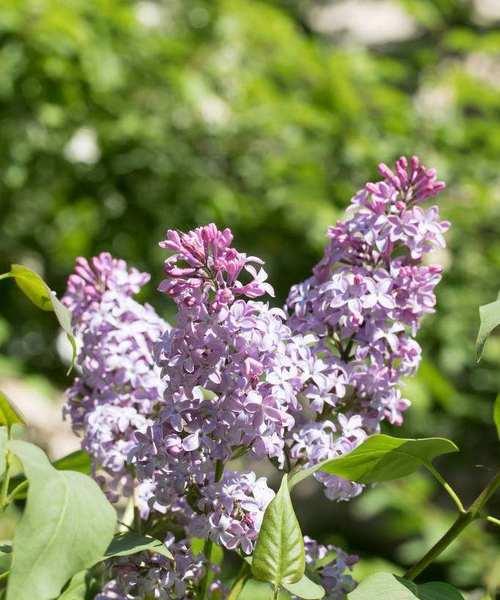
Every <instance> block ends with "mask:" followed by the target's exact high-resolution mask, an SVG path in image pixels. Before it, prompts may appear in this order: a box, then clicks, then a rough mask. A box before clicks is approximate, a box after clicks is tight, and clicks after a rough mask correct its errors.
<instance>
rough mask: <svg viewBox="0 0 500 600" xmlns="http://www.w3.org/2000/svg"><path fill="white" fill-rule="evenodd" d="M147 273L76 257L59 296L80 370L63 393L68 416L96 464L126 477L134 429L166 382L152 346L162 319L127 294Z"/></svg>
mask: <svg viewBox="0 0 500 600" xmlns="http://www.w3.org/2000/svg"><path fill="white" fill-rule="evenodd" d="M148 279H149V275H147V274H146V273H139V272H138V271H137V270H135V269H128V267H127V265H126V263H125V262H124V261H121V260H116V259H114V258H112V257H111V255H109V254H107V253H102V254H100V255H99V256H98V257H95V258H93V259H92V260H91V261H90V263H89V262H87V261H86V260H85V259H84V258H79V259H77V266H76V268H75V273H74V274H73V275H72V276H71V277H70V278H69V281H68V290H67V293H66V295H65V296H64V298H63V302H64V303H65V304H66V306H68V307H69V308H70V309H71V310H72V313H73V326H74V328H75V331H76V333H77V336H78V338H79V342H80V346H81V350H80V353H79V356H78V361H77V362H78V366H79V368H80V370H81V373H80V376H79V377H77V378H76V379H75V381H74V383H73V385H72V387H71V388H70V389H69V390H68V391H67V403H66V406H65V414H67V415H69V416H70V419H71V422H72V426H73V429H74V431H75V432H76V433H77V434H79V435H81V436H82V438H83V440H82V446H83V448H84V449H85V450H87V452H89V454H90V455H91V457H92V459H93V461H94V466H95V468H96V469H98V468H102V469H103V470H104V471H105V472H106V473H108V474H110V475H111V477H112V478H113V480H114V482H115V483H116V484H117V485H118V483H119V482H122V483H123V482H125V481H126V480H127V479H129V478H128V476H127V470H126V461H127V456H128V454H129V453H130V451H131V449H132V448H133V447H134V446H135V443H136V438H135V435H136V433H137V432H144V431H146V429H147V427H148V426H149V425H150V424H151V423H152V420H151V415H152V412H153V409H154V406H155V405H156V404H157V403H158V401H159V400H160V399H161V396H162V393H163V388H164V384H163V382H162V381H161V378H160V369H159V367H158V366H157V365H156V363H155V357H154V345H155V342H156V341H157V340H158V338H159V336H160V335H161V333H163V331H165V329H167V324H166V323H165V322H164V321H163V320H162V319H160V317H158V315H157V314H156V313H155V311H154V310H153V308H152V307H151V306H148V305H145V306H142V305H141V304H139V303H138V302H136V301H135V300H134V299H133V298H132V295H133V294H134V293H136V292H138V291H139V289H140V287H141V286H142V285H144V284H145V283H146V282H147V281H148Z"/></svg>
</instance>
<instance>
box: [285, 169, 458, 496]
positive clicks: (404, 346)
mask: <svg viewBox="0 0 500 600" xmlns="http://www.w3.org/2000/svg"><path fill="white" fill-rule="evenodd" d="M379 170H380V173H381V174H382V176H383V180H382V181H380V182H378V183H368V184H366V186H365V187H364V188H363V189H362V190H361V191H359V192H358V193H357V194H356V195H355V196H354V198H353V199H352V202H351V206H350V207H349V208H348V209H347V212H346V218H345V219H344V220H343V221H339V222H338V223H337V224H336V225H335V226H333V227H331V228H330V230H329V232H328V236H329V238H330V241H329V243H328V245H327V246H326V248H325V252H324V256H323V258H322V259H321V261H320V262H319V263H318V265H316V267H315V268H314V269H313V275H312V276H311V277H310V278H309V279H307V280H306V281H304V282H303V283H300V284H298V285H295V286H293V287H292V289H291V291H290V294H289V297H288V300H287V309H288V312H289V318H288V321H287V324H288V326H289V327H290V328H291V330H292V331H293V332H294V333H300V334H303V335H308V334H313V335H315V336H316V338H317V342H316V344H315V345H314V347H313V355H316V356H319V357H321V360H322V361H323V362H324V365H325V367H324V373H328V372H330V373H332V372H333V373H336V374H337V377H336V382H335V386H331V387H330V388H329V387H328V385H329V384H326V386H323V388H325V387H326V389H325V391H326V394H323V395H320V396H319V397H317V398H314V399H313V401H312V402H311V404H310V407H311V408H313V410H315V411H316V413H317V417H316V419H315V420H314V419H313V420H312V421H311V420H309V421H307V420H306V421H303V420H301V419H296V421H297V424H296V427H295V430H294V432H293V434H292V448H291V454H292V457H293V458H295V459H298V460H301V461H302V462H304V463H305V464H314V463H316V462H318V461H320V460H322V459H323V458H330V457H332V456H335V455H339V454H343V453H345V452H349V451H350V450H352V449H353V448H354V447H356V446H357V445H358V444H359V443H361V442H362V441H363V440H364V439H365V437H366V435H367V434H370V433H373V432H375V431H377V430H378V427H379V423H380V422H381V421H382V420H384V419H385V420H388V421H389V422H390V423H393V424H401V422H402V420H403V413H404V411H405V410H406V409H407V408H408V406H409V402H408V400H406V399H405V398H403V397H402V396H401V392H400V390H399V385H400V382H401V378H402V377H403V376H408V375H411V374H413V373H415V371H416V369H417V367H418V364H419V362H420V356H421V350H420V346H419V345H418V343H417V342H416V341H415V339H414V336H415V334H416V333H417V331H418V328H419V326H420V322H421V319H422V317H423V316H424V315H426V314H428V313H431V312H433V311H434V305H435V302H436V298H435V295H434V288H435V286H436V285H437V284H438V283H439V280H440V278H441V267H440V266H439V265H424V264H422V259H423V257H424V256H425V255H426V254H428V253H429V252H430V251H432V250H433V249H435V248H443V247H444V246H445V242H444V238H443V234H444V233H445V232H446V230H447V229H448V227H449V223H448V222H446V221H441V220H440V218H439V210H438V208H437V207H436V206H432V207H431V208H429V209H424V208H423V207H422V206H421V204H422V202H424V201H425V200H427V199H428V198H430V197H432V196H435V195H436V194H437V193H438V192H440V191H441V190H442V189H443V188H444V183H442V182H440V181H437V180H436V173H435V171H434V170H433V169H426V168H425V167H424V166H423V165H421V164H420V162H419V160H418V159H417V158H416V157H413V158H411V160H410V161H408V160H407V159H405V158H404V157H403V158H400V159H399V160H398V161H397V163H396V167H395V169H394V171H391V170H390V169H389V168H388V167H387V166H385V165H383V164H382V165H380V167H379ZM316 378H317V375H316ZM320 387H321V386H320ZM317 478H318V479H320V480H322V481H323V482H324V483H325V485H326V487H327V495H328V496H329V497H331V498H339V499H346V498H349V497H351V496H352V495H355V494H356V493H359V491H360V489H361V488H360V486H355V485H354V484H351V483H348V482H344V481H343V480H339V479H338V478H335V477H331V476H326V475H324V474H318V475H317Z"/></svg>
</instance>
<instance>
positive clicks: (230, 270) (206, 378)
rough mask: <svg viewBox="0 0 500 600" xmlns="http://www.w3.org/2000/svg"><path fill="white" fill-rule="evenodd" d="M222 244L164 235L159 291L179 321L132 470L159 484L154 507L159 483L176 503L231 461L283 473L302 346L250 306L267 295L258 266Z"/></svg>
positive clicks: (218, 235)
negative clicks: (247, 454)
mask: <svg viewBox="0 0 500 600" xmlns="http://www.w3.org/2000/svg"><path fill="white" fill-rule="evenodd" d="M231 240H232V235H231V233H230V232H229V230H227V229H226V230H224V231H219V230H217V228H216V227H215V226H214V225H208V226H206V227H200V228H198V229H196V230H195V231H193V232H190V233H188V234H179V233H177V232H172V231H169V232H167V240H166V241H165V242H164V243H162V245H163V246H165V247H168V248H169V249H170V250H173V251H174V252H175V254H174V255H173V256H171V257H170V258H168V259H167V261H166V263H165V271H166V273H167V275H168V279H167V280H165V281H164V282H162V284H161V285H160V289H161V290H163V291H164V292H165V293H167V294H168V295H169V296H171V297H172V298H173V299H174V301H175V302H176V303H177V308H178V316H177V321H176V325H175V327H173V328H172V329H171V330H170V331H167V332H166V333H165V334H164V335H163V338H162V341H161V343H160V344H159V352H158V363H159V364H160V365H161V366H162V378H163V381H164V384H165V392H164V397H163V402H162V405H161V409H160V410H159V413H158V416H157V418H156V419H155V421H154V423H153V424H152V426H151V427H149V428H148V431H147V433H146V434H145V435H139V436H138V437H139V440H140V443H139V445H138V447H137V448H136V449H135V451H134V452H133V461H134V463H135V465H136V468H137V472H138V473H139V477H140V478H141V479H156V481H158V485H159V488H158V493H156V494H155V501H157V502H160V503H162V502H163V503H164V505H165V506H168V504H169V503H170V502H171V501H172V498H171V495H172V491H171V490H164V494H162V493H161V492H160V487H161V482H162V481H164V480H168V481H170V482H171V488H174V489H175V490H176V493H178V494H182V493H184V492H185V491H187V490H189V489H190V487H191V486H193V485H195V486H200V485H205V484H210V483H212V482H213V481H214V472H215V465H216V463H217V462H219V463H225V462H227V461H228V460H229V459H230V458H231V457H232V455H233V454H234V453H235V452H241V451H246V450H249V451H251V452H252V453H253V454H254V455H255V456H256V457H258V458H262V457H265V456H268V457H270V458H271V459H273V460H275V461H276V463H277V464H278V465H279V466H282V465H283V464H284V461H285V437H286V435H285V432H286V431H287V430H289V429H290V428H291V427H292V426H293V425H294V423H295V420H294V416H293V414H292V413H294V412H295V413H297V412H300V410H301V407H300V403H299V399H298V397H297V394H298V392H299V391H300V390H301V389H302V388H303V386H304V384H305V381H306V380H308V379H309V378H310V374H309V371H310V369H311V364H310V363H311V359H310V356H309V351H308V346H307V343H308V341H307V339H306V338H304V336H301V335H296V336H293V335H292V334H291V331H290V329H289V328H288V327H287V326H286V325H285V323H284V321H285V314H284V313H283V311H281V310H279V309H276V308H269V306H268V305H267V304H266V303H264V302H258V301H255V300H253V298H255V297H256V296H259V295H262V294H264V293H266V292H272V288H270V286H269V285H268V284H266V283H264V282H265V280H266V277H267V276H266V274H265V272H264V271H263V270H262V269H260V271H256V270H255V268H254V266H253V265H254V264H259V265H260V264H261V261H260V260H258V259H256V258H247V257H246V255H244V254H242V253H240V252H238V251H237V250H235V249H234V248H232V247H230V245H229V244H230V242H231ZM186 264H187V265H188V266H186ZM246 276H249V277H250V280H249V281H241V280H240V279H239V278H240V277H246ZM310 387H311V393H312V387H314V385H313V384H311V386H310ZM162 496H165V497H162Z"/></svg>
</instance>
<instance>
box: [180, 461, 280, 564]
mask: <svg viewBox="0 0 500 600" xmlns="http://www.w3.org/2000/svg"><path fill="white" fill-rule="evenodd" d="M201 494H202V495H201V498H200V499H199V500H198V501H197V503H196V504H197V509H198V511H199V512H200V513H201V514H199V515H198V516H197V517H195V518H194V519H193V521H192V522H191V524H190V526H189V531H190V533H191V534H192V535H193V536H196V537H205V538H206V537H209V538H210V539H212V540H214V541H215V542H216V543H217V544H219V545H221V546H224V547H225V548H227V549H228V550H238V549H241V551H242V552H243V553H245V554H251V553H252V551H253V548H254V545H255V541H256V539H257V536H258V533H259V530H260V526H261V524H262V519H263V517H264V512H265V510H266V508H267V505H268V504H269V502H271V500H272V499H273V498H274V492H273V490H272V489H270V488H269V487H268V485H267V481H266V479H265V478H264V477H259V478H257V477H256V475H255V473H253V472H250V473H238V472H231V471H228V472H226V473H224V477H223V479H222V481H220V482H217V483H213V484H211V485H208V486H206V487H204V488H203V489H202V491H201Z"/></svg>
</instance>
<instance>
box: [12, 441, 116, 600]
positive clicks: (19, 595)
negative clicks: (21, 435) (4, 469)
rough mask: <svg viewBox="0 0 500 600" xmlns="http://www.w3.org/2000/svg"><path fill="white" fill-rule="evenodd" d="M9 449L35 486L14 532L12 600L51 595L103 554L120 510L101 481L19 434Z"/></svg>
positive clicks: (45, 598) (43, 597) (38, 599)
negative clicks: (53, 458)
mask: <svg viewBox="0 0 500 600" xmlns="http://www.w3.org/2000/svg"><path fill="white" fill-rule="evenodd" d="M8 449H9V450H10V451H11V452H13V453H14V454H15V455H16V456H17V457H18V458H19V459H20V460H21V462H22V463H23V467H24V471H25V473H26V476H27V478H28V481H29V491H28V500H27V503H26V509H25V511H24V513H23V516H22V518H21V520H20V522H19V524H18V525H17V528H16V532H15V536H14V541H13V558H12V570H11V574H10V577H9V583H8V588H7V600H33V599H34V598H36V599H37V600H49V599H51V598H54V597H57V595H58V594H59V593H60V591H61V588H62V587H63V585H64V584H65V583H66V582H67V581H68V580H69V579H70V578H71V577H73V576H74V575H75V574H76V573H78V572H80V571H82V570H84V569H86V568H88V567H90V566H92V565H93V564H95V563H96V562H97V561H99V560H100V559H101V557H102V556H103V554H104V552H105V550H106V548H107V547H108V545H109V543H110V541H111V539H112V537H113V532H114V529H115V524H116V515H115V511H114V509H113V508H112V506H111V505H110V504H109V502H108V501H107V500H106V498H105V496H104V494H103V493H102V492H101V490H100V489H99V487H98V486H97V484H96V483H95V481H93V480H92V479H91V478H90V477H87V476H86V475H83V474H81V473H76V472H74V471H58V470H57V469H54V467H53V466H52V465H51V464H50V462H49V460H48V459H47V457H46V456H45V454H44V453H43V452H42V450H40V448H38V447H36V446H34V445H33V444H29V443H28V442H23V441H17V440H16V441H10V442H9V444H8Z"/></svg>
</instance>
